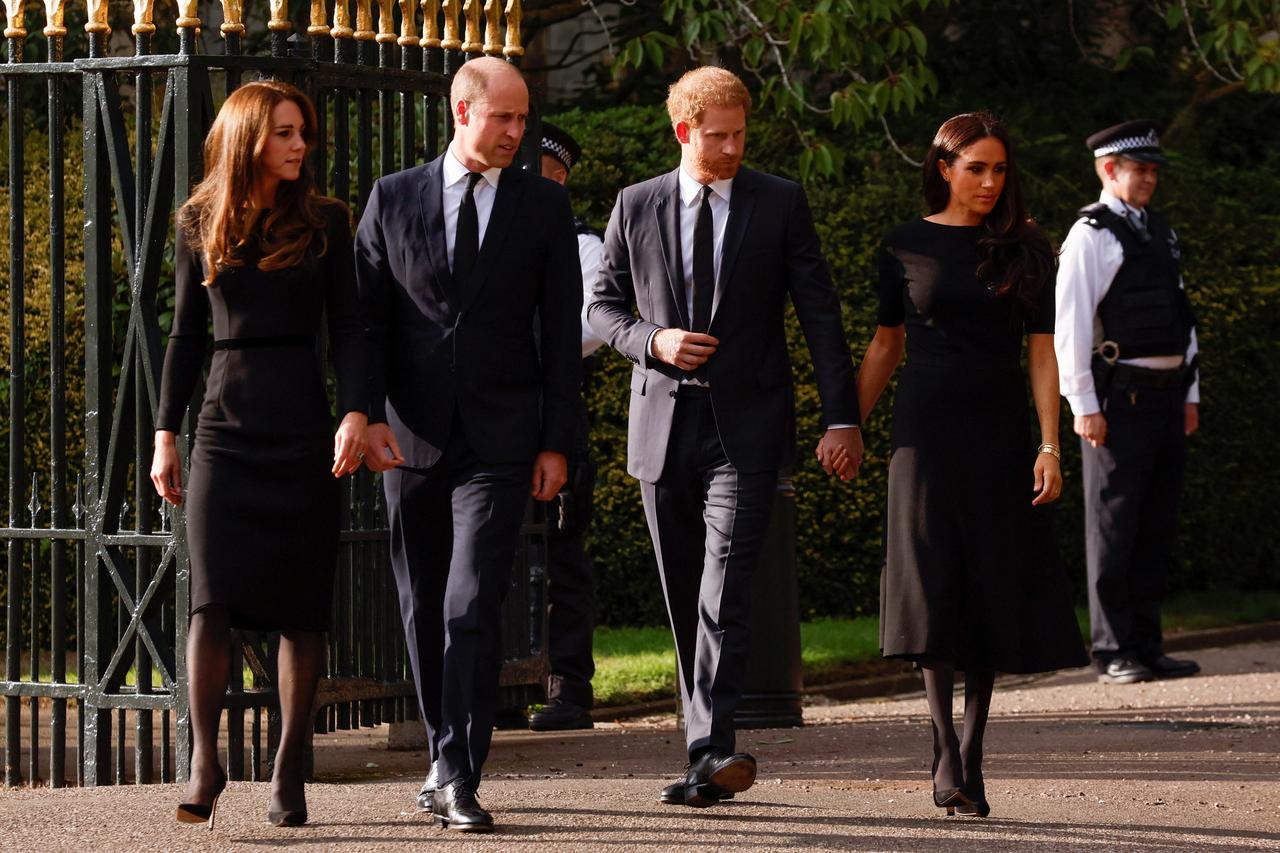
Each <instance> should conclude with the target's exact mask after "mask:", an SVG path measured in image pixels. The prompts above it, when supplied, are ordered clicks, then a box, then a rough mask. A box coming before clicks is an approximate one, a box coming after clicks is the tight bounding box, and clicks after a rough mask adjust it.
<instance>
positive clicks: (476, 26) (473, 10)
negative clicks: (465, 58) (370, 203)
mask: <svg viewBox="0 0 1280 853" xmlns="http://www.w3.org/2000/svg"><path fill="white" fill-rule="evenodd" d="M483 4H484V0H464V2H463V4H462V16H463V18H464V19H465V20H466V22H467V36H466V39H467V40H466V41H464V42H463V43H462V52H463V53H479V52H480V51H481V50H483V49H484V45H483V44H482V43H481V42H480V15H481V13H482V12H483V9H482V8H481V7H482V6H483Z"/></svg>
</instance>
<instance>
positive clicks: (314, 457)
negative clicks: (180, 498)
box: [156, 204, 368, 631]
mask: <svg viewBox="0 0 1280 853" xmlns="http://www.w3.org/2000/svg"><path fill="white" fill-rule="evenodd" d="M324 210H325V218H326V225H325V236H326V244H327V245H326V246H325V248H324V253H323V255H322V256H317V255H318V252H319V242H320V241H319V240H318V239H317V240H314V241H313V249H312V253H311V255H310V256H309V257H308V259H307V260H306V261H304V262H303V263H302V264H300V265H298V266H296V267H290V268H286V269H279V270H272V271H269V272H264V271H262V270H260V269H258V265H257V260H258V257H260V255H259V253H258V252H257V251H256V250H255V249H250V250H247V251H246V252H245V255H244V261H245V262H244V264H243V265H242V266H239V267H232V268H229V269H227V270H224V271H222V272H220V273H219V274H218V277H217V278H216V279H215V281H214V283H213V284H212V285H211V286H208V287H206V286H204V285H203V284H202V282H203V280H204V259H203V257H201V256H200V255H199V254H198V253H193V252H192V251H191V250H190V249H189V247H188V245H187V241H186V240H185V239H184V236H183V234H182V233H181V232H182V229H181V228H179V229H178V231H179V234H178V238H177V245H176V252H175V255H176V256H175V265H176V274H177V275H176V278H177V294H176V306H175V311H174V316H173V329H172V332H171V334H170V336H169V348H168V351H167V352H166V354H165V361H164V374H163V378H162V381H161V389H160V401H159V411H158V414H157V417H156V428H157V429H163V430H172V431H175V432H176V431H178V430H179V429H180V428H181V425H182V419H183V417H184V415H185V414H186V410H187V405H188V402H189V401H190V399H191V395H192V391H193V389H194V388H195V384H196V381H197V379H198V378H199V375H200V369H201V366H202V365H203V362H204V356H205V351H206V347H207V344H208V335H209V331H208V327H209V320H210V317H212V320H213V337H214V347H213V349H214V352H213V362H212V366H211V367H210V370H209V377H208V382H207V385H206V390H205V395H204V402H203V404H202V405H201V407H200V414H199V418H198V420H197V423H196V431H195V443H194V445H193V448H192V451H191V469H190V474H189V477H188V481H187V483H186V486H187V494H186V502H185V503H186V513H187V514H186V519H187V542H188V546H189V549H190V554H191V603H190V611H191V612H192V613H196V612H198V611H200V610H201V609H203V608H206V607H209V606H215V605H216V606H222V607H226V608H227V609H228V610H229V611H230V614H231V624H232V627H235V628H245V629H253V630H275V629H298V630H311V631H322V630H325V629H326V628H327V627H328V624H329V619H330V612H331V606H330V605H331V600H332V590H333V576H334V570H335V567H336V563H337V547H338V519H339V516H338V513H339V500H340V497H339V495H340V492H339V484H338V480H337V479H336V478H335V477H334V476H333V474H332V473H331V468H332V466H333V429H334V418H333V414H332V412H331V409H330V404H329V399H328V396H327V394H326V391H325V378H324V371H323V363H322V359H321V354H320V348H319V342H320V332H321V331H322V322H323V320H322V318H323V317H327V320H328V339H329V349H330V355H331V358H332V361H333V365H334V368H335V372H336V374H337V380H338V382H337V384H338V415H339V417H341V416H343V415H345V414H346V413H348V412H367V411H368V403H367V400H366V399H365V384H366V383H365V380H366V376H365V374H366V371H367V367H366V365H367V352H366V344H365V338H364V325H363V322H362V320H361V314H360V307H359V302H358V298H357V295H356V285H355V263H354V256H353V250H352V240H351V225H350V219H349V215H348V213H347V210H346V208H345V206H342V205H336V204H335V205H326V207H325V208H324Z"/></svg>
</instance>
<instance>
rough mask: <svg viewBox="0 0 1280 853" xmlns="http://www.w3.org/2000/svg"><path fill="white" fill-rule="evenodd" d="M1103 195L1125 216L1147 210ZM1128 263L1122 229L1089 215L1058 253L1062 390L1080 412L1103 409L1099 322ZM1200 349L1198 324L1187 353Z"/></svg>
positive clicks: (1173, 359) (1057, 345)
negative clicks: (1097, 362) (1096, 376)
mask: <svg viewBox="0 0 1280 853" xmlns="http://www.w3.org/2000/svg"><path fill="white" fill-rule="evenodd" d="M1099 200H1100V201H1101V202H1102V203H1104V204H1106V206H1107V207H1109V208H1111V209H1112V210H1113V211H1115V212H1116V213H1118V214H1120V215H1121V216H1123V215H1124V214H1125V211H1126V209H1128V210H1133V211H1134V212H1135V213H1139V214H1141V213H1142V211H1140V210H1138V209H1137V208H1130V207H1129V206H1128V205H1126V204H1125V203H1124V202H1122V201H1121V200H1120V199H1118V198H1116V197H1115V196H1113V195H1111V193H1109V192H1107V191H1105V190H1104V191H1103V192H1102V195H1101V196H1100V197H1099ZM1123 263H1124V247H1123V246H1122V245H1121V244H1120V240H1119V239H1118V238H1117V237H1116V235H1114V234H1112V233H1111V232H1110V231H1109V230H1107V229H1106V228H1094V227H1093V226H1092V225H1090V224H1089V223H1088V222H1085V221H1084V220H1083V219H1081V220H1079V221H1077V222H1076V224H1075V225H1073V226H1071V230H1070V231H1069V232H1068V233H1067V239H1066V240H1064V241H1063V242H1062V253H1061V254H1060V255H1059V257H1058V286H1057V287H1056V288H1055V289H1054V298H1055V300H1056V302H1057V318H1056V329H1057V331H1056V332H1055V334H1054V336H1053V345H1054V349H1055V350H1056V351H1057V354H1058V379H1059V384H1060V385H1061V390H1062V394H1063V396H1065V397H1066V398H1067V402H1068V403H1069V404H1070V405H1071V411H1072V412H1073V413H1074V414H1076V415H1092V414H1096V413H1097V412H1099V411H1101V407H1100V406H1099V405H1098V396H1097V393H1096V392H1095V390H1094V387H1093V368H1092V362H1093V352H1094V349H1095V347H1096V345H1097V344H1096V336H1097V334H1098V331H1097V330H1096V326H1095V324H1096V323H1097V322H1098V321H1097V314H1098V306H1099V305H1101V304H1102V300H1103V298H1104V297H1106V295H1107V291H1108V290H1110V289H1111V283H1112V282H1113V281H1114V280H1115V277H1116V273H1118V272H1119V271H1120V266H1121V265H1122V264H1123ZM1179 284H1180V285H1181V284H1182V283H1181V282H1179ZM1196 352H1197V344H1196V330H1195V328H1194V327H1193V328H1192V329H1191V344H1190V345H1189V346H1188V347H1187V353H1186V361H1187V362H1188V363H1190V361H1191V359H1192V358H1194V357H1195V354H1196ZM1120 363H1121V364H1132V365H1134V366H1136V367H1146V368H1150V369H1154V370H1168V369H1171V368H1176V367H1178V366H1180V365H1181V364H1182V363H1183V357H1181V356H1176V355H1167V356H1150V357H1147V358H1122V359H1120ZM1187 402H1188V403H1199V402H1200V380H1199V378H1198V377H1197V379H1196V381H1195V382H1194V383H1193V384H1192V386H1191V387H1190V388H1189V389H1187Z"/></svg>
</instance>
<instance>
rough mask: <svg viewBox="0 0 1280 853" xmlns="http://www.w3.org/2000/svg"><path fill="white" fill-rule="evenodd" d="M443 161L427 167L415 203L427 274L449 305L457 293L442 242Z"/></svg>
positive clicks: (443, 242) (447, 253)
mask: <svg viewBox="0 0 1280 853" xmlns="http://www.w3.org/2000/svg"><path fill="white" fill-rule="evenodd" d="M443 162H444V156H443V155H441V156H440V157H437V158H436V159H434V160H432V161H431V162H430V163H428V164H427V168H426V169H425V170H424V171H423V173H422V174H423V178H422V184H421V186H420V187H419V189H418V203H419V204H420V205H421V206H422V223H423V226H424V227H425V228H426V238H427V243H426V245H427V256H428V258H429V259H430V261H431V271H432V272H433V273H434V274H435V277H436V280H437V281H439V282H440V283H441V284H442V285H443V287H444V290H445V292H446V293H448V294H449V301H451V302H453V301H455V300H456V299H457V296H458V290H457V287H456V286H455V284H454V281H453V273H452V272H450V270H449V250H448V247H447V245H446V243H445V234H444V184H443V180H444V177H443V176H444V169H443V168H442V163H443Z"/></svg>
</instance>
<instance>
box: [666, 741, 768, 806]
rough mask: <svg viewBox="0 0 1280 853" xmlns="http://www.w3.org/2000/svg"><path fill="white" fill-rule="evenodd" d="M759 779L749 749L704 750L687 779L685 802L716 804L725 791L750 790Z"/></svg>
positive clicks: (685, 783)
mask: <svg viewBox="0 0 1280 853" xmlns="http://www.w3.org/2000/svg"><path fill="white" fill-rule="evenodd" d="M755 781H756V760H755V759H754V758H752V757H751V756H750V755H747V754H746V753H745V752H735V753H734V754H733V755H720V754H717V753H714V752H708V753H704V754H703V756H702V757H701V758H699V759H698V760H697V761H695V762H693V764H692V765H690V767H689V773H688V775H686V776H685V780H684V804H685V805H686V806H692V807H693V808H695V809H705V808H707V807H708V806H714V805H715V804H716V803H719V802H720V801H721V800H722V799H724V797H723V794H725V793H730V794H736V793H740V792H742V791H745V790H747V789H748V788H750V787H751V786H752V785H754V784H755Z"/></svg>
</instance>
